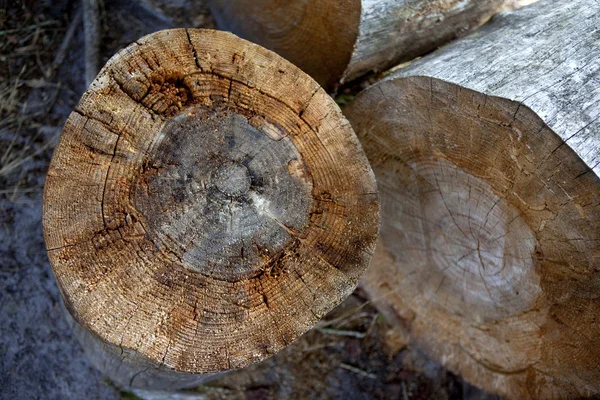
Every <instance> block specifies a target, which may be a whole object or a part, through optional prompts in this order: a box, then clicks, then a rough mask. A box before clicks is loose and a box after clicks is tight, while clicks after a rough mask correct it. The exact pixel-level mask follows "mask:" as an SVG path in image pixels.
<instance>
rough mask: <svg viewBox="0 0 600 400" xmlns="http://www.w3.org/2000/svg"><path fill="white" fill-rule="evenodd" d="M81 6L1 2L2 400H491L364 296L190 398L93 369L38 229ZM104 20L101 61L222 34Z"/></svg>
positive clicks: (207, 21) (192, 21)
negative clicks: (166, 35) (124, 385)
mask: <svg viewBox="0 0 600 400" xmlns="http://www.w3.org/2000/svg"><path fill="white" fill-rule="evenodd" d="M79 7H80V4H79V2H78V1H75V0H73V1H67V0H56V1H50V0H21V1H20V2H19V1H15V0H0V398H6V399H37V398H43V399H84V398H100V399H119V398H121V399H134V398H138V396H143V397H146V398H166V397H168V398H180V399H271V398H273V399H274V398H300V399H311V398H321V399H323V398H340V399H371V398H377V399H403V400H405V399H493V398H495V396H491V395H489V394H486V393H484V392H482V391H480V390H478V389H476V388H473V387H471V386H470V385H468V384H467V383H465V382H463V381H462V380H461V379H460V378H459V377H457V376H455V375H453V374H452V373H450V372H448V371H446V370H445V369H443V368H442V367H440V366H439V365H436V364H435V363H433V362H432V361H430V360H428V359H427V358H426V357H425V356H424V355H423V354H421V353H419V351H418V350H417V349H412V348H407V347H406V345H405V342H404V340H403V339H402V337H401V336H400V335H399V334H398V333H396V332H394V330H393V329H391V327H390V325H389V324H388V323H387V322H386V321H385V319H384V318H383V317H382V316H381V315H379V314H378V313H377V311H376V310H375V309H374V308H373V307H371V306H370V305H369V304H368V301H367V300H366V299H365V298H364V297H363V295H362V294H361V293H360V291H357V292H355V294H354V295H353V296H351V297H350V298H349V299H348V300H347V301H345V302H344V303H343V304H342V305H341V306H340V307H338V308H337V309H336V310H334V311H333V312H332V313H331V314H330V315H328V316H327V318H326V319H325V320H324V321H322V322H321V323H320V324H319V325H318V326H317V327H316V328H315V329H313V330H312V331H310V332H308V333H307V334H305V335H304V336H303V337H302V338H301V339H299V340H298V341H297V342H296V343H294V344H293V345H291V346H289V348H287V349H286V350H284V351H282V352H281V353H279V354H277V355H276V356H274V357H272V358H271V359H268V360H266V361H264V362H262V363H259V364H257V365H254V366H251V367H248V368H246V369H243V370H239V371H234V372H232V373H230V374H228V375H226V376H224V377H222V378H220V379H218V380H216V381H214V382H211V383H210V384H209V385H206V386H203V387H200V388H197V389H194V390H187V391H183V392H179V393H177V394H169V395H167V394H163V393H153V394H150V393H141V392H137V393H135V394H134V393H130V392H125V391H120V390H119V389H118V388H116V387H114V386H113V385H112V384H111V383H110V382H109V381H108V380H106V379H105V378H103V377H102V376H101V375H100V374H99V373H98V372H96V371H95V370H93V369H92V367H91V366H90V365H89V363H88V362H87V360H86V359H85V357H84V355H83V352H82V349H81V347H80V346H79V344H78V342H77V341H76V340H75V339H74V337H73V335H72V334H71V332H70V331H69V329H68V327H67V323H66V321H65V319H64V318H63V315H62V311H61V305H60V302H59V293H58V288H57V287H56V283H55V281H54V278H53V276H52V272H51V269H50V266H49V264H48V260H47V256H46V252H45V248H44V242H43V237H42V230H41V202H42V190H43V184H44V179H45V173H46V170H47V166H48V162H49V161H50V157H51V155H52V150H53V148H54V145H55V143H56V140H57V137H58V135H59V134H60V131H61V129H62V125H63V123H64V121H65V119H66V117H67V116H68V114H69V113H70V112H71V110H72V109H73V108H74V106H75V105H76V103H77V102H78V100H79V97H80V96H81V94H82V93H83V91H84V90H85V83H84V39H83V26H82V24H81V22H80V19H79V20H78V18H77V14H78V12H80V10H79ZM101 10H102V13H101V14H102V21H103V23H102V31H103V35H102V42H101V43H102V44H101V48H100V51H101V54H102V61H103V62H104V61H106V60H107V59H108V58H109V57H110V56H111V55H113V54H114V53H115V52H116V51H117V50H118V49H120V48H122V47H124V46H126V45H127V44H129V43H131V42H133V41H134V40H136V39H138V38H139V37H141V36H143V35H145V34H148V33H150V32H153V31H156V30H160V29H165V28H169V27H176V26H186V27H204V28H213V27H214V21H213V19H212V18H211V16H210V14H209V12H208V11H207V10H206V9H205V8H204V7H203V6H202V5H201V3H200V1H199V0H122V1H119V0H104V1H103V5H102V7H101ZM78 21H79V23H78ZM71 24H73V27H72V31H73V32H74V35H73V36H72V38H71V39H70V40H68V39H65V37H68V35H67V36H66V35H65V34H66V33H67V31H68V29H69V27H70V26H71ZM61 48H62V50H61ZM360 86H361V85H360V84H359V85H355V86H353V87H351V88H348V89H347V90H345V91H343V95H341V96H340V97H338V100H339V101H340V103H343V102H344V101H347V100H348V99H349V98H351V97H352V95H353V94H354V93H355V92H356V90H357V88H359V87H360Z"/></svg>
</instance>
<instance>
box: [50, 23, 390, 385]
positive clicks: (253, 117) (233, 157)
mask: <svg viewBox="0 0 600 400" xmlns="http://www.w3.org/2000/svg"><path fill="white" fill-rule="evenodd" d="M43 224H44V236H45V240H46V246H47V249H48V255H49V258H50V262H51V264H52V267H53V270H54V273H55V275H56V278H57V280H58V283H59V287H60V289H61V292H62V294H63V298H64V301H65V305H66V307H67V309H68V310H69V313H70V314H71V315H72V317H73V319H74V320H75V321H76V323H77V324H78V325H80V328H81V329H80V331H81V332H83V336H84V337H83V339H82V341H83V342H84V343H86V341H88V339H89V340H90V343H92V342H93V343H96V344H93V343H92V344H90V345H89V346H86V347H87V348H88V352H89V353H90V354H92V353H95V354H96V356H93V357H92V361H94V362H95V364H96V365H97V366H98V367H99V368H101V369H102V370H103V371H104V372H105V373H106V374H107V375H108V376H109V377H111V378H113V379H114V380H116V381H117V383H119V384H121V385H124V386H133V387H145V388H150V389H164V388H168V389H172V388H174V386H179V385H180V383H181V385H188V384H190V382H191V381H193V379H194V377H193V376H192V377H190V376H185V377H184V378H185V379H184V381H185V382H183V383H182V382H181V381H178V379H179V377H180V376H181V374H184V375H185V374H188V375H189V374H192V375H202V374H211V373H215V372H219V371H224V370H230V369H235V368H241V367H244V366H246V365H249V364H250V363H253V362H256V361H259V360H262V359H264V358H266V357H268V356H270V355H272V354H274V353H276V352H277V351H279V350H280V349H282V348H283V347H285V346H286V345H288V344H289V343H291V342H293V341H294V340H295V339H297V338H298V337H299V336H300V335H301V334H302V333H304V332H306V331H307V330H308V329H310V328H311V327H312V326H313V325H314V324H315V323H316V322H317V321H318V320H319V319H320V318H321V317H322V316H323V315H324V314H325V313H327V312H328V311H330V310H331V309H332V308H333V307H335V306H336V305H337V304H339V303H340V302H341V301H342V300H343V299H344V298H345V297H346V296H348V295H349V294H350V293H351V292H352V290H353V289H354V288H355V286H356V284H357V282H358V280H359V279H360V277H361V275H362V273H363V272H364V270H365V268H366V267H367V265H368V263H369V260H370V258H371V255H372V253H373V250H374V246H375V241H376V236H377V232H378V226H379V204H378V195H377V190H376V184H375V180H374V176H373V172H372V170H371V168H370V166H369V165H368V162H367V159H366V156H365V154H364V152H363V150H362V148H361V146H360V143H359V142H358V139H357V138H356V136H355V134H354V132H353V130H352V128H351V126H350V124H349V123H348V121H347V120H346V119H345V118H344V117H343V115H342V114H341V111H340V110H339V108H338V107H337V105H336V104H335V102H334V101H333V100H332V99H331V98H330V97H329V96H328V95H327V94H326V93H325V92H324V91H323V89H321V88H320V87H319V85H318V84H317V83H316V82H315V81H314V80H312V79H311V78H310V77H308V75H306V74H305V73H303V72H302V71H300V70H299V69H298V68H296V67H294V66H293V65H292V64H291V63H289V62H288V61H285V60H284V59H282V58H281V57H279V56H277V55H276V54H275V53H272V52H270V51H268V50H266V49H264V48H261V47H259V46H257V45H254V44H251V43H249V42H247V41H245V40H242V39H240V38H238V37H236V36H234V35H232V34H229V33H226V32H220V31H211V30H195V29H187V30H185V29H175V30H166V31H160V32H157V33H154V34H152V35H149V36H146V37H144V38H142V39H140V40H138V41H137V42H136V43H134V44H132V45H130V46H129V47H127V48H125V49H123V50H121V51H120V52H119V53H118V54H117V55H115V56H114V57H113V58H112V59H111V60H110V61H109V62H108V63H107V65H106V66H105V67H104V68H103V69H102V70H101V71H100V73H99V75H98V76H97V77H96V79H95V80H94V81H93V83H92V84H91V86H90V87H89V88H88V90H87V91H86V93H85V94H84V95H83V97H82V99H81V101H80V103H79V105H78V106H77V107H76V109H75V110H74V111H73V113H72V114H71V116H70V117H69V119H68V120H67V122H66V125H65V127H64V130H63V132H62V135H61V137H60V141H59V143H58V146H57V148H56V151H55V153H54V157H53V159H52V162H51V165H50V168H49V171H48V177H47V181H46V186H45V193H44V207H43ZM81 337H82V336H81V335H80V338H81ZM102 347H104V348H105V349H104V350H102V351H96V350H95V349H98V348H102ZM115 358H116V359H115ZM119 368H125V369H127V371H128V372H127V374H125V373H124V372H123V370H119ZM136 368H137V370H136ZM188 378H189V379H188ZM196 378H198V377H196ZM178 382H179V383H178Z"/></svg>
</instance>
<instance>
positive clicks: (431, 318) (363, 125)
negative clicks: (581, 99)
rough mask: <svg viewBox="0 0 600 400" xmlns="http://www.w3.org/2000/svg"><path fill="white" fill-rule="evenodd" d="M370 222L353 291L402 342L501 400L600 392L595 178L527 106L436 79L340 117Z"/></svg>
mask: <svg viewBox="0 0 600 400" xmlns="http://www.w3.org/2000/svg"><path fill="white" fill-rule="evenodd" d="M345 113H346V115H347V116H348V118H349V119H350V121H351V123H352V124H353V126H354V128H355V130H356V132H357V134H358V136H359V138H360V139H361V142H362V143H363V146H364V148H365V151H366V152H367V156H368V157H369V160H370V162H371V165H372V167H373V169H374V171H375V175H376V177H377V181H378V185H379V191H380V196H381V204H382V227H381V236H380V241H379V243H378V247H377V251H376V255H375V257H374V259H373V262H372V265H371V267H370V268H369V270H368V272H367V274H366V276H365V279H364V280H363V283H362V285H363V286H364V287H365V289H366V290H367V292H368V293H369V295H370V296H371V297H372V298H373V301H374V302H375V303H376V304H377V305H378V306H379V308H380V309H381V311H382V312H383V313H384V314H386V315H387V316H388V317H389V318H390V320H391V321H395V322H396V324H397V325H399V326H400V327H401V328H402V329H404V330H406V331H407V333H408V334H409V336H410V337H411V340H412V341H413V343H415V344H417V345H420V346H422V347H423V348H425V349H426V350H427V351H428V352H429V354H430V355H432V356H433V357H434V358H436V359H437V360H439V361H440V362H441V363H443V364H444V365H446V366H447V367H449V368H450V369H451V370H453V371H456V372H458V373H460V374H461V375H463V376H464V377H465V378H466V379H467V380H469V381H470V382H473V383H474V384H476V385H478V386H480V387H483V388H485V389H487V390H490V391H492V392H496V393H499V394H502V395H505V396H508V397H511V398H531V397H533V398H549V397H564V396H567V397H572V396H589V395H591V394H593V393H597V392H598V389H599V388H600V374H599V373H598V370H597V368H596V366H597V364H598V361H599V360H600V350H597V349H598V347H597V346H596V345H595V344H594V342H593V340H594V339H593V338H594V337H596V336H597V334H598V333H599V330H598V328H597V325H596V324H595V323H594V322H593V321H595V318H596V316H597V315H598V312H600V306H599V303H598V302H597V295H596V294H595V293H597V291H598V271H599V268H600V264H599V261H600V258H598V254H599V253H598V252H599V247H598V232H600V215H599V208H598V205H599V204H600V179H599V178H598V176H597V175H596V174H595V173H594V171H593V170H591V169H590V167H589V166H588V165H586V163H585V162H584V161H582V159H581V158H580V157H579V156H578V154H577V153H576V152H575V151H574V150H573V149H571V147H570V146H569V143H565V142H563V140H562V139H561V138H560V136H558V135H557V134H556V133H555V132H553V131H552V130H551V129H550V128H549V127H548V126H547V125H546V124H545V123H544V121H543V120H542V119H541V118H540V116H538V115H537V114H535V113H534V112H533V111H532V110H531V109H529V108H528V107H526V106H524V105H522V104H521V103H517V102H514V101H511V100H508V99H504V98H499V97H489V96H486V95H485V94H482V93H478V92H475V91H472V90H469V89H466V88H464V87H461V86H459V85H456V84H452V83H448V82H445V81H442V80H438V79H435V78H429V77H422V76H411V77H405V78H395V79H391V80H388V81H384V82H382V83H380V84H377V85H375V86H373V87H371V88H370V89H367V90H366V91H365V92H363V93H362V94H361V95H359V96H358V97H357V99H356V101H355V102H354V103H353V104H351V105H350V106H349V107H348V108H346V109H345Z"/></svg>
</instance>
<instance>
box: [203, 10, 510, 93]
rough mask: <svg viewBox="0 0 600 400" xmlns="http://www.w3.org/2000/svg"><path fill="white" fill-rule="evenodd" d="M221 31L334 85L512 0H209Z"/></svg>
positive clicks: (421, 49)
mask: <svg viewBox="0 0 600 400" xmlns="http://www.w3.org/2000/svg"><path fill="white" fill-rule="evenodd" d="M207 3H208V5H209V7H210V8H211V11H212V13H213V15H214V16H215V19H216V21H217V25H218V26H219V28H221V29H224V30H230V31H231V32H233V33H235V34H237V35H240V36H242V37H244V38H247V39H249V40H251V41H253V42H255V43H258V44H260V45H262V46H265V47H267V48H269V49H271V50H273V51H275V52H276V53H278V54H280V55H282V56H283V57H285V58H286V59H288V60H290V61H291V62H293V63H294V64H296V65H297V66H299V67H300V68H302V69H303V70H304V71H305V72H307V73H308V74H309V75H311V76H312V77H313V78H314V79H316V80H317V82H319V83H320V84H321V85H322V86H324V87H325V88H326V89H328V90H335V88H336V87H337V86H338V85H339V84H340V83H342V82H344V81H350V80H352V79H355V78H358V77H359V76H361V75H363V74H365V73H367V72H370V71H382V70H385V69H387V68H389V67H391V66H393V65H395V64H397V63H399V62H402V61H407V60H410V59H412V58H414V57H416V56H419V55H422V54H425V53H427V52H429V51H431V50H433V49H435V48H436V47H438V46H440V45H442V44H444V43H446V42H448V41H450V40H452V39H454V38H456V37H457V36H459V35H460V34H461V33H464V32H466V31H468V30H470V29H472V28H475V27H477V26H479V25H480V24H481V23H482V22H484V21H485V20H487V19H488V18H489V17H490V16H491V15H493V14H494V13H495V12H497V11H498V10H500V9H502V8H503V7H505V6H506V5H508V4H509V3H510V0H433V1H432V0H416V1H406V0H400V1H399V0H384V1H379V0H335V1H323V0H293V1H289V0H286V1H282V0H229V1H223V0H209V1H208V2H207Z"/></svg>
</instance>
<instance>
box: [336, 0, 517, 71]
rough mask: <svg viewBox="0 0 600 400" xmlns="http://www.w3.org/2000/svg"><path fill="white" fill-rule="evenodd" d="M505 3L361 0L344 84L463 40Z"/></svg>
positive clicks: (492, 0) (486, 0)
mask: <svg viewBox="0 0 600 400" xmlns="http://www.w3.org/2000/svg"><path fill="white" fill-rule="evenodd" d="M508 4H509V2H508V1H506V0H484V1H469V0H467V1H464V0H433V1H432V0H417V1H414V0H412V1H411V0H400V1H399V0H384V1H381V0H362V1H361V11H360V25H359V29H358V30H359V34H358V37H357V39H356V43H355V45H354V51H353V53H352V58H351V60H350V63H349V64H348V66H347V68H346V71H345V73H344V77H343V79H342V81H344V80H346V81H350V80H353V79H356V78H358V77H359V76H361V75H364V74H365V73H368V72H370V71H384V70H386V69H387V68H390V67H391V66H394V65H396V64H398V63H401V62H403V61H408V60H411V59H413V58H415V57H418V56H420V55H423V54H426V53H428V52H430V51H431V50H434V49H436V48H437V47H439V46H441V45H443V44H445V43H447V42H449V41H451V40H453V39H455V38H457V37H459V36H461V35H463V34H464V33H466V32H468V31H470V30H472V29H473V28H476V27H478V26H479V25H481V24H482V23H483V22H485V21H486V20H488V19H489V18H490V17H491V16H492V15H493V14H494V13H495V12H497V11H498V10H501V9H502V8H504V7H506V6H507V5H508Z"/></svg>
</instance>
